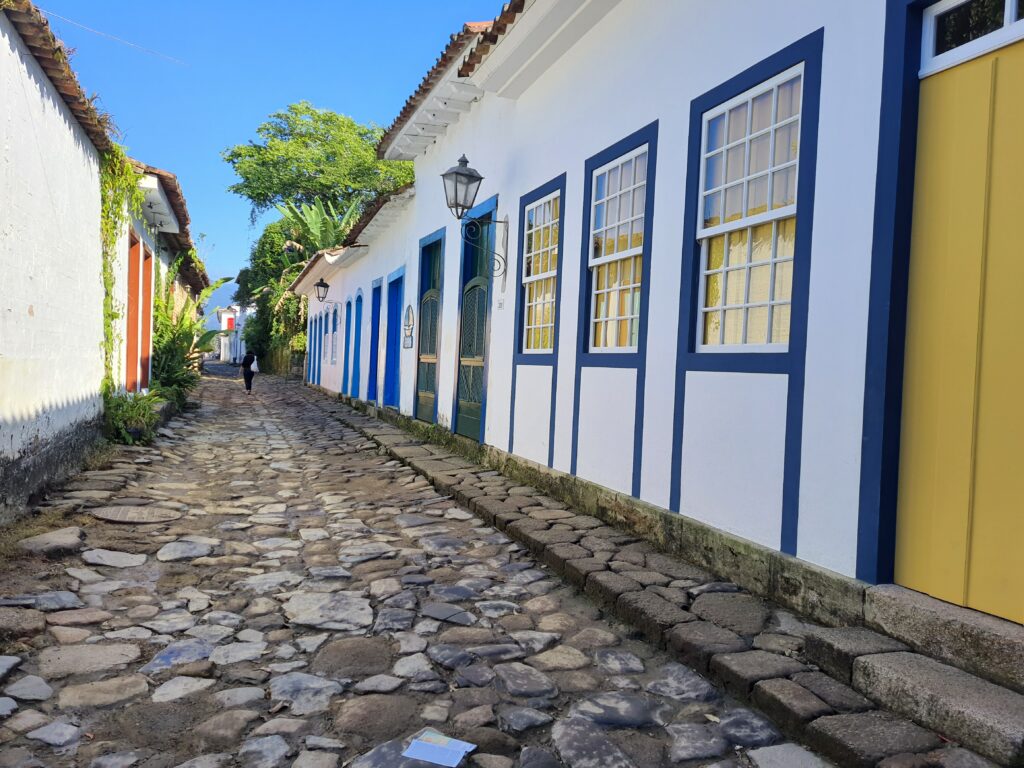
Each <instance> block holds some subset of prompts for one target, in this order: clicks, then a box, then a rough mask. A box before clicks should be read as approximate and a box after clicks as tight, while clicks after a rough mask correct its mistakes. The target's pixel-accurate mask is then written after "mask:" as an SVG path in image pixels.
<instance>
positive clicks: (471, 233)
mask: <svg viewBox="0 0 1024 768" xmlns="http://www.w3.org/2000/svg"><path fill="white" fill-rule="evenodd" d="M441 180H442V181H443V182H444V198H445V203H446V204H447V205H448V210H450V211H451V212H452V215H454V216H455V218H456V219H458V220H459V221H460V222H463V224H462V241H463V242H464V243H466V244H467V245H470V246H472V247H474V248H480V249H482V250H484V251H485V252H486V253H487V255H488V256H489V257H490V258H489V259H488V263H489V264H490V272H491V275H492V276H494V277H500V278H501V290H502V291H503V292H504V290H505V273H506V271H507V269H508V259H507V258H506V254H507V253H508V216H507V215H506V216H505V217H504V218H502V219H500V220H498V221H494V220H492V219H470V220H469V221H463V219H464V218H465V216H466V214H467V213H468V212H469V211H471V210H472V209H473V206H474V205H476V196H477V193H478V192H479V191H480V183H481V182H482V181H483V180H484V177H483V176H482V175H481V174H480V172H479V171H477V170H476V169H475V168H470V167H469V160H467V159H466V156H465V155H463V156H462V157H460V158H459V162H458V164H456V165H453V166H452V167H451V168H449V169H448V170H447V171H445V172H444V173H442V174H441ZM496 224H500V225H502V227H503V230H502V250H501V251H500V252H499V251H496V250H494V249H493V248H490V247H488V245H487V244H488V243H489V242H491V240H490V238H489V235H490V231H491V227H493V226H494V225H496Z"/></svg>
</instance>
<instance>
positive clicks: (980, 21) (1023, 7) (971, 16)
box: [921, 0, 1024, 76]
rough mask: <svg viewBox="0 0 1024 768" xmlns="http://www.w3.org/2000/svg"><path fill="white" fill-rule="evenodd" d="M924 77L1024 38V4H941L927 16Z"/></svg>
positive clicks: (1008, 0) (945, 0) (967, 0)
mask: <svg viewBox="0 0 1024 768" xmlns="http://www.w3.org/2000/svg"><path fill="white" fill-rule="evenodd" d="M922 38H923V39H922V44H921V75H922V76H924V75H929V74H932V73H933V72H937V71H939V70H941V69H945V68H946V67H949V66H952V65H954V64H959V63H960V62H963V61H967V60H968V59H971V58H973V57H975V56H980V55H981V54H984V53H987V52H988V51H991V50H993V49H995V48H998V47H1000V46H1004V45H1008V44H1010V43H1012V42H1014V41H1015V40H1019V39H1021V38H1024V0H939V2H937V3H935V4H933V5H930V6H928V8H926V9H925V12H924V24H923V25H922Z"/></svg>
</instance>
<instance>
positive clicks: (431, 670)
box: [0, 376, 989, 768]
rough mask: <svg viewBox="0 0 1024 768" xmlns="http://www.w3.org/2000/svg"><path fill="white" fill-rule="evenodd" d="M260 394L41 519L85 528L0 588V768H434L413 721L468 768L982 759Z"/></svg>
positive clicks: (426, 455) (626, 569) (511, 494)
mask: <svg viewBox="0 0 1024 768" xmlns="http://www.w3.org/2000/svg"><path fill="white" fill-rule="evenodd" d="M255 390H256V392H255V394H254V395H253V396H252V397H251V398H246V397H245V395H244V392H243V390H242V385H241V381H240V380H238V379H231V380H227V379H224V378H216V377H206V378H205V379H204V381H203V384H202V385H201V389H200V391H199V398H200V401H201V407H200V408H199V410H197V411H195V412H192V413H189V414H187V415H186V416H184V417H182V418H180V419H176V420H174V421H172V422H171V423H170V424H169V425H168V428H166V429H164V430H161V436H160V439H159V440H158V441H157V442H156V443H155V444H154V445H153V446H152V447H151V448H140V449H125V450H123V451H122V452H121V455H120V457H119V458H118V460H116V461H115V462H114V463H113V465H112V466H111V467H110V468H109V469H105V470H100V471H92V472H85V473H83V474H82V475H80V476H78V477H77V478H76V479H75V480H74V481H72V482H71V483H69V484H68V485H67V486H66V487H65V488H64V489H63V491H62V492H60V493H57V494H54V495H53V496H52V498H51V499H50V500H49V501H47V502H46V506H49V507H54V508H57V509H60V510H63V511H64V512H65V513H66V514H68V515H69V516H70V515H77V517H75V520H74V521H75V522H76V523H77V525H76V526H73V527H70V528H67V529H63V530H60V531H55V532H53V533H52V534H45V535H43V536H41V537H36V538H35V539H34V540H32V541H30V542H27V543H26V549H29V550H31V554H30V555H29V556H27V557H26V558H23V559H20V560H17V561H15V562H13V563H9V564H6V565H5V566H3V567H4V570H3V571H2V572H0V596H2V598H3V599H0V606H2V607H0V768H9V767H13V766H19V767H21V766H24V767H26V768H27V767H28V766H83V767H88V768H130V767H131V766H145V767H146V768H165V767H166V768H173V767H175V766H188V768H207V767H209V768H215V767H217V766H233V765H238V766H251V767H253V768H261V767H264V766H265V767H266V768H271V767H273V766H294V768H334V767H335V766H339V765H350V766H352V768H429V765H430V764H428V763H421V762H418V761H412V760H408V759H404V758H402V757H401V756H400V755H401V752H402V750H403V748H404V743H405V740H407V739H408V738H409V737H410V736H412V735H413V734H415V733H416V732H418V731H419V730H420V729H422V728H424V727H428V726H429V727H433V728H435V729H437V730H438V731H441V732H442V733H444V734H447V735H450V736H454V737H458V738H461V739H464V740H466V741H469V742H472V743H473V744H476V745H477V749H476V751H475V752H473V753H472V754H471V755H470V757H468V758H467V759H466V761H465V762H464V765H469V766H476V767H477V768H514V767H515V766H519V768H557V767H558V766H565V767H566V768H661V767H666V768H667V767H668V766H691V765H692V766H716V767H717V768H741V767H743V768H747V767H752V766H758V767H760V768H776V767H778V768H783V767H785V768H803V767H807V768H811V767H815V766H826V765H828V764H829V763H826V762H825V761H824V760H822V759H821V758H819V757H817V756H815V755H814V754H813V753H811V752H809V751H806V750H805V749H803V748H802V747H799V746H797V745H796V744H794V743H791V742H788V741H787V740H786V738H785V736H784V735H783V732H785V733H787V734H789V733H797V732H803V733H804V735H805V736H806V735H807V733H808V732H809V731H810V728H808V729H806V730H805V729H804V728H803V726H804V725H805V723H807V722H808V721H811V720H812V719H813V720H814V722H813V723H812V726H811V727H815V726H819V724H823V725H821V726H819V728H818V730H819V733H818V734H817V736H816V737H815V738H816V739H817V740H816V741H815V738H808V739H805V740H809V741H811V742H812V743H817V744H819V745H821V748H822V749H824V750H825V751H827V752H828V753H829V755H830V756H831V757H833V758H834V759H836V760H837V761H838V762H839V763H840V764H844V765H845V764H848V765H872V766H873V765H876V764H878V763H879V761H883V762H882V765H884V766H887V767H891V768H898V766H931V765H934V766H957V765H960V766H982V765H989V764H988V763H986V762H984V761H982V760H981V759H980V758H977V757H976V756H974V755H973V754H971V753H968V752H967V751H966V750H962V749H958V748H953V747H948V746H947V747H946V748H943V749H939V748H940V747H941V746H942V744H941V742H940V740H939V739H938V738H937V737H936V736H935V735H934V734H932V733H931V732H930V731H927V730H924V729H922V728H919V727H917V726H915V725H913V724H911V723H909V722H907V721H905V720H901V719H899V718H897V717H895V716H892V715H888V714H885V713H882V712H877V711H869V710H873V705H872V704H871V702H870V701H868V700H866V699H864V698H863V697H861V696H859V695H858V694H857V693H855V692H854V691H853V690H852V689H850V688H849V687H848V686H846V685H844V684H842V683H840V682H837V681H836V680H834V679H833V678H832V677H828V676H827V675H825V674H823V673H822V672H820V671H818V670H817V668H816V667H814V666H812V665H809V664H807V663H805V657H804V656H803V653H804V637H805V636H806V635H807V634H808V632H810V631H812V630H811V628H809V627H808V626H807V625H805V624H804V623H803V622H802V621H801V620H800V619H799V618H798V617H795V616H793V615H792V614H790V613H787V612H785V611H782V610H778V609H775V608H773V607H772V606H769V605H765V604H763V603H762V602H760V601H759V600H757V599H756V598H754V597H752V596H750V595H746V594H744V593H743V592H742V591H740V590H739V589H738V588H737V587H735V585H731V584H726V583H719V582H715V581H714V580H713V577H712V576H711V575H710V574H707V573H704V572H703V571H700V570H699V569H696V568H693V567H692V566H689V565H686V564H685V563H681V562H680V561H678V560H675V559H673V558H669V557H666V556H664V555H660V554H658V553H657V552H655V551H654V550H653V549H651V548H650V547H649V546H648V545H647V544H645V543H644V542H639V541H636V540H635V539H633V538H631V537H629V536H626V535H623V534H622V533H621V532H619V531H617V530H615V529H613V528H609V527H607V526H604V525H603V524H601V523H600V522H599V521H597V520H595V519H594V518H590V517H587V516H583V515H576V514H575V513H573V512H572V511H571V510H567V509H565V508H564V505H562V504H560V503H558V502H556V501H554V500H552V499H549V498H546V497H544V496H542V495H540V494H539V493H537V492H536V491H534V490H533V489H531V488H525V487H515V485H514V484H513V483H512V482H511V481H509V480H508V479H506V478H504V477H502V476H501V475H499V474H498V473H495V472H487V471H482V470H481V469H480V468H478V467H473V466H472V465H469V464H468V463H466V462H462V463H461V464H460V463H459V461H460V460H455V459H452V458H451V457H449V456H447V455H446V454H443V453H442V452H440V451H437V450H436V449H432V448H429V447H423V446H417V445H415V444H413V443H412V441H410V440H408V439H404V438H402V437H401V434H400V433H398V430H396V429H395V428H393V427H388V426H387V425H380V423H379V422H374V421H372V420H370V419H367V418H366V417H363V416H361V415H359V414H356V413H355V412H354V411H352V410H351V409H349V408H347V407H345V406H343V405H342V404H340V403H338V402H337V401H335V400H331V399H329V398H326V397H324V396H323V395H321V394H319V393H316V392H313V391H311V390H308V389H306V388H303V387H301V386H299V385H298V384H297V383H296V382H294V381H292V382H285V381H282V380H280V379H276V378H274V377H268V376H259V377H257V380H256V385H255ZM371 434H373V435H375V437H374V438H371V437H369V435H371ZM385 445H391V446H399V445H404V446H405V450H404V453H405V455H406V457H407V458H408V459H409V461H411V462H413V463H416V462H417V460H418V461H419V462H420V463H421V464H422V463H424V462H427V463H429V461H436V462H437V463H438V464H439V467H435V470H438V469H439V468H443V470H444V472H443V476H444V477H446V478H451V479H452V481H451V483H449V485H450V486H452V488H453V490H452V491H451V492H446V491H438V490H436V489H435V487H434V485H432V483H431V482H429V481H428V480H427V479H425V478H424V477H423V476H422V475H421V474H419V473H417V472H416V471H414V470H413V469H411V468H410V467H409V466H407V465H406V464H405V463H404V462H401V461H398V460H396V459H395V458H393V457H391V456H390V455H388V453H387V451H386V450H385V449H384V446H385ZM393 450H395V451H396V452H399V453H401V452H402V451H401V450H400V449H399V448H398V447H393ZM434 474H435V478H434V481H435V482H438V477H436V475H437V472H435V473H434ZM441 485H444V483H441ZM456 488H457V489H459V490H457V491H456V490H454V489H456ZM470 489H473V490H474V493H469V490H470ZM453 494H454V495H457V496H458V497H459V498H461V499H467V498H470V497H473V498H474V504H473V507H474V509H475V510H477V511H478V512H480V513H481V514H482V515H483V517H485V518H487V520H488V522H485V521H484V520H483V519H481V517H479V516H478V515H476V514H473V513H472V512H470V511H468V510H467V509H466V508H465V507H464V506H462V505H460V504H459V503H457V502H456V501H455V500H454V499H453ZM488 497H490V498H491V499H493V502H494V504H496V505H498V506H494V505H491V504H488V503H487V500H488ZM488 510H490V513H489V514H488ZM493 525H497V528H496V527H493ZM499 528H500V529H502V531H504V532H502V531H499V530H498V529H499ZM538 556H542V557H543V560H541V559H540V558H539V557H538ZM577 587H582V588H583V590H584V591H582V592H581V590H580V589H578V588H577ZM620 617H624V618H625V619H627V621H629V622H630V623H624V622H622V621H620V620H619V618H620ZM825 647H826V648H827V649H832V650H834V648H835V644H834V643H833V644H828V643H825ZM891 650H894V651H895V650H898V649H891ZM840 661H841V659H840ZM680 662H685V664H684V663H680ZM837 663H839V662H837ZM709 678H710V679H709ZM712 680H713V681H714V682H712ZM745 702H746V703H745ZM751 702H752V703H753V704H754V705H756V706H757V707H758V708H759V709H760V710H762V711H764V712H766V713H769V714H770V715H771V717H772V718H773V719H774V721H775V722H774V723H773V722H771V721H769V720H768V719H767V718H766V717H764V716H763V715H761V714H758V712H756V711H754V710H753V709H751V708H750V707H749V706H748V703H751ZM908 752H915V753H923V754H919V755H916V756H915V755H910V754H905V753H908ZM890 755H895V757H889V756H890Z"/></svg>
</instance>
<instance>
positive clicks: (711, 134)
mask: <svg viewBox="0 0 1024 768" xmlns="http://www.w3.org/2000/svg"><path fill="white" fill-rule="evenodd" d="M724 143H725V115H719V116H718V117H714V118H712V119H711V120H708V137H707V146H706V147H705V148H704V151H705V152H714V151H715V150H716V149H721V147H722V145H723V144H724Z"/></svg>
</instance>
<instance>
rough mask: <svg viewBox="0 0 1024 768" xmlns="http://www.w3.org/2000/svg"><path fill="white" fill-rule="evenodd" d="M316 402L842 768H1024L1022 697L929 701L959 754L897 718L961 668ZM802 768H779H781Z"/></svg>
mask: <svg viewBox="0 0 1024 768" xmlns="http://www.w3.org/2000/svg"><path fill="white" fill-rule="evenodd" d="M309 391H310V394H311V400H312V401H313V402H314V403H316V404H317V406H318V407H319V408H320V409H322V410H323V411H325V412H326V413H328V414H330V415H331V416H332V417H333V418H335V419H337V420H338V421H340V422H341V423H343V424H344V425H346V426H348V427H350V428H352V429H355V430H356V431H358V432H360V433H361V434H362V435H363V436H365V437H366V438H368V439H370V440H372V441H373V442H374V443H375V444H376V445H377V446H378V450H380V451H381V452H385V453H386V454H388V455H390V456H391V457H393V458H395V459H397V460H399V461H401V462H403V463H405V464H407V465H408V466H409V467H411V468H412V469H414V470H415V471H416V472H418V473H419V474H420V475H422V476H423V477H425V478H426V479H427V480H428V481H429V482H430V483H431V484H432V485H433V486H434V487H435V488H436V489H437V490H438V491H439V492H441V493H445V494H448V495H450V496H451V497H452V498H453V499H454V500H455V501H457V502H459V503H461V504H463V505H465V506H466V507H468V508H469V509H470V510H471V511H473V512H474V513H475V514H476V515H477V516H479V517H480V518H481V519H483V520H484V521H485V522H486V523H488V524H489V525H492V526H494V527H495V528H496V529H497V530H499V531H501V532H503V533H504V534H505V535H506V536H508V537H510V538H511V539H513V540H515V541H516V542H518V543H520V544H521V545H522V546H524V547H525V548H526V549H528V550H529V552H530V553H531V554H532V555H533V556H534V557H535V558H537V559H538V560H539V561H540V562H541V563H543V564H544V565H546V566H547V567H548V568H550V569H551V570H552V571H554V572H555V573H557V574H558V575H559V576H560V577H562V578H563V579H564V580H565V581H566V582H568V583H569V584H571V585H573V586H574V587H575V588H577V589H578V590H580V591H581V592H583V593H584V594H586V595H587V596H588V597H589V598H590V599H591V600H593V601H594V602H595V603H596V604H597V605H598V606H599V607H600V608H601V610H602V611H604V612H606V613H607V614H610V615H613V616H615V617H617V618H618V619H619V620H621V621H623V622H626V623H627V624H629V625H631V626H632V627H633V628H635V630H636V632H637V633H638V634H639V635H640V636H642V637H643V638H644V639H645V640H646V641H647V642H649V643H650V644H651V645H653V646H655V647H656V648H658V649H661V650H667V651H668V652H670V653H671V654H673V655H674V656H675V657H676V658H677V659H678V660H679V661H681V662H682V663H684V664H686V665H687V666H689V667H691V668H693V669H695V670H697V671H698V672H700V673H701V674H704V675H707V676H708V677H710V678H711V679H712V680H714V681H715V682H716V683H717V684H718V685H720V686H721V687H722V688H723V689H724V690H725V691H726V692H727V693H729V694H731V695H732V696H734V697H736V698H738V699H740V700H742V701H744V702H746V703H748V704H751V705H753V706H754V707H755V708H757V709H759V710H760V711H761V712H762V713H764V714H765V715H766V716H767V717H768V718H769V719H770V720H771V721H772V722H773V723H775V725H777V726H778V728H779V729H780V730H781V731H782V732H783V733H784V734H786V735H787V736H788V737H790V738H792V739H793V740H795V741H798V742H800V743H803V744H805V745H806V746H808V747H809V748H811V749H813V750H815V751H817V752H819V753H820V754H822V755H825V756H827V757H829V758H830V759H832V760H834V761H836V762H837V763H838V764H839V765H841V766H857V767H863V768H869V767H874V766H878V768H929V767H932V766H935V767H940V768H985V767H987V766H993V765H996V764H998V765H1007V766H1021V765H1024V697H1021V696H1019V695H1017V694H1015V693H1013V692H1011V691H1009V690H1006V689H1003V688H1000V687H998V686H995V685H992V684H991V683H987V682H986V681H982V680H980V679H978V678H974V677H973V676H971V675H968V674H967V673H960V674H962V675H963V676H964V678H968V680H967V681H966V683H965V684H966V685H967V686H968V687H969V686H971V685H973V684H980V685H983V686H987V688H986V689H985V690H984V691H982V692H981V693H982V694H983V695H982V698H986V697H987V702H986V706H987V708H988V711H984V710H985V707H984V706H983V708H982V709H983V711H981V712H978V711H976V710H975V709H974V708H973V707H967V708H966V710H965V709H964V708H961V709H958V708H957V703H956V699H957V692H956V691H953V690H951V691H949V699H948V700H947V701H944V702H931V704H932V707H931V708H930V709H929V708H927V707H926V709H925V711H926V712H928V713H929V716H930V717H932V718H933V719H939V720H943V721H944V722H946V723H949V725H950V726H952V727H951V728H949V731H955V732H957V733H958V734H959V740H960V741H962V742H963V743H964V744H965V746H960V745H958V744H957V742H956V741H955V740H954V739H953V738H952V737H950V736H947V735H945V734H942V733H938V732H936V730H937V729H936V730H932V729H929V728H925V727H922V726H921V725H919V724H917V723H915V722H913V721H912V720H910V719H907V718H906V717H903V716H901V715H899V714H896V713H894V712H893V711H891V709H903V710H904V711H905V712H906V714H917V713H919V712H921V711H922V709H921V707H922V704H921V702H920V701H914V700H915V697H916V698H918V699H920V698H927V697H926V696H922V695H921V692H920V691H917V692H915V691H914V690H913V687H911V688H910V689H909V690H908V689H905V688H903V687H901V680H902V677H903V674H904V671H905V667H907V666H910V667H911V668H912V671H913V672H914V673H915V674H916V675H919V676H920V677H921V678H922V679H926V678H927V677H928V676H929V675H934V672H935V670H934V669H933V666H941V667H943V668H945V669H953V668H951V667H945V665H940V664H939V662H936V661H934V660H932V659H930V658H928V657H926V656H921V655H918V654H915V653H911V652H910V648H908V647H907V646H906V645H905V644H903V643H901V642H899V641H898V640H895V639H893V638H890V637H887V636H885V635H882V634H879V633H877V632H874V631H872V630H870V629H867V628H865V627H840V628H829V627H823V626H820V625H817V624H814V623H812V622H809V621H807V620H806V619H804V618H803V617H797V616H796V615H794V614H792V613H789V612H787V611H784V610H780V609H778V608H777V607H776V606H773V605H771V604H770V603H768V602H766V601H764V600H762V599H760V598H758V597H756V596H754V595H751V594H749V593H747V592H746V591H745V590H743V589H742V588H740V587H739V586H737V585H735V584H732V583H730V582H725V581H719V580H717V579H716V578H715V576H714V575H713V574H712V573H709V572H708V571H706V570H704V569H702V568H698V567H696V566H693V565H690V564H688V563H686V562H684V561H682V560H680V559H678V558H676V557H674V556H671V555H667V554H663V553H661V552H659V551H657V549H656V548H655V547H654V546H653V545H652V544H651V543H650V542H647V541H644V540H642V539H639V538H637V537H636V536H633V535H631V534H628V533H623V532H621V531H618V530H616V529H615V528H613V527H611V526H609V525H606V524H605V523H604V522H603V521H601V520H599V519H598V518H596V517H593V516H590V515H586V514H578V513H577V512H575V511H574V510H571V509H567V508H566V505H565V504H562V503H561V502H558V501H556V500H554V499H552V498H549V497H547V496H544V495H542V494H541V493H540V492H539V491H537V490H536V489H534V488H532V487H529V486H525V485H519V484H516V481H514V480H510V479H508V478H506V477H504V476H503V475H502V474H501V473H499V472H497V471H495V470H490V469H486V468H485V467H482V466H480V465H478V464H474V463H473V462H471V461H469V460H467V459H466V458H464V457H463V456H459V455H456V454H454V453H452V452H449V451H447V450H445V449H444V448H442V447H440V446H438V445H435V444H432V443H430V442H428V441H425V440H421V439H419V438H417V437H415V436H413V435H412V434H411V433H410V432H408V431H407V430H405V429H402V428H401V427H400V426H396V425H394V424H390V423H388V422H387V421H384V420H383V419H381V418H379V417H377V416H376V415H374V414H372V413H371V414H369V415H367V414H364V413H361V412H359V411H356V410H355V409H353V408H352V407H350V406H349V405H346V404H345V403H343V402H341V401H340V400H338V399H337V398H336V397H330V398H325V397H323V395H324V394H328V393H324V392H318V391H316V390H309ZM915 667H916V669H913V668H915ZM954 671H955V672H958V673H959V670H954ZM1004 694H1005V695H1004ZM878 703H882V705H883V707H882V708H879V707H878ZM894 703H895V705H896V706H893V704H894ZM971 703H972V704H973V703H974V702H971ZM901 704H905V705H906V706H899V705H901ZM887 706H888V707H889V709H886V708H885V707H887ZM950 708H952V714H950V713H949V711H948V710H949V709H950ZM933 710H938V712H937V713H935V712H933ZM919 719H924V718H919ZM933 727H934V726H933ZM968 746H969V747H972V748H973V749H974V750H977V752H974V751H971V750H970V749H968V748H967V747H968ZM978 752H981V753H982V754H985V755H987V756H988V757H991V758H993V759H995V760H997V761H998V762H997V763H993V762H990V761H989V760H988V759H986V758H984V757H981V756H980V755H979V754H978ZM819 764H820V763H818V762H815V763H814V765H819ZM772 765H775V763H772ZM803 765H805V763H802V762H799V761H797V762H793V761H783V762H780V763H778V766H779V768H801V766H803ZM807 765H810V763H807Z"/></svg>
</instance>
